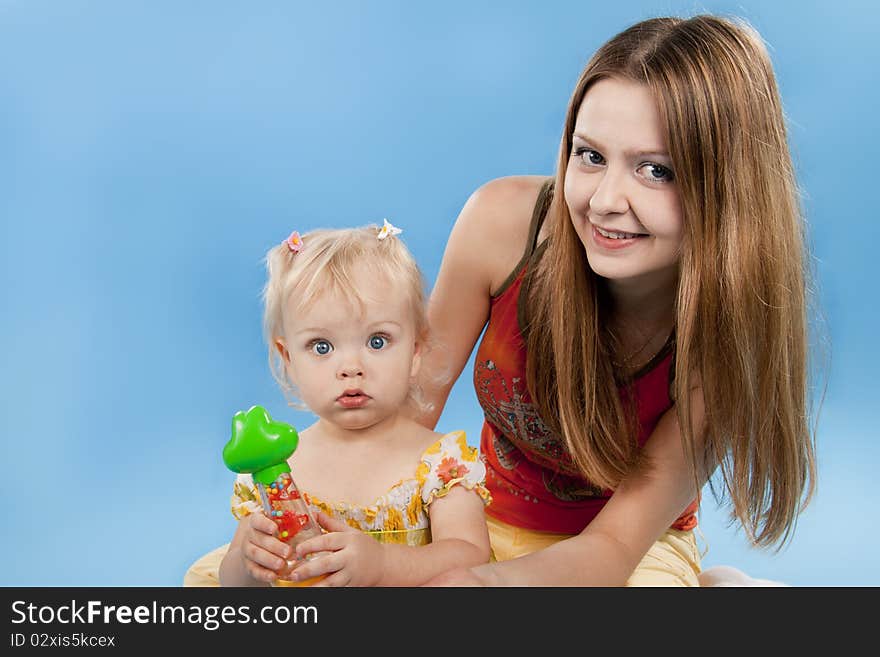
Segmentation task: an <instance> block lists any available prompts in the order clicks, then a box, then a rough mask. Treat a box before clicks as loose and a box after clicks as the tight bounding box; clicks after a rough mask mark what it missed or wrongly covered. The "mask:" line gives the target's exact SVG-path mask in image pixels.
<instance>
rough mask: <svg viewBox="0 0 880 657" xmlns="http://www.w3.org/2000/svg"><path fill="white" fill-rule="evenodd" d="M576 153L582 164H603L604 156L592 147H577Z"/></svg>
mask: <svg viewBox="0 0 880 657" xmlns="http://www.w3.org/2000/svg"><path fill="white" fill-rule="evenodd" d="M576 154H577V156H578V157H579V158H580V159H581V161H582V162H583V163H584V164H587V165H589V166H599V165H602V164H605V158H604V157H602V154H601V153H600V152H599V151H594V150H593V149H592V148H579V149H577V151H576Z"/></svg>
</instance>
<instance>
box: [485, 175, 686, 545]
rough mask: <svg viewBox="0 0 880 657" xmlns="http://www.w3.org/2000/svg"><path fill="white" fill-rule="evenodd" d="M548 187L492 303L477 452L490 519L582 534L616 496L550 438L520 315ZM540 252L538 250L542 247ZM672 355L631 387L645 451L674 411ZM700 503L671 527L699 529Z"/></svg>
mask: <svg viewBox="0 0 880 657" xmlns="http://www.w3.org/2000/svg"><path fill="white" fill-rule="evenodd" d="M548 192H549V189H548V188H547V187H545V188H544V189H542V193H541V196H539V199H538V206H544V207H543V208H542V209H541V210H540V211H539V210H538V208H537V207H536V212H535V215H536V217H535V218H533V222H532V223H533V225H532V229H531V231H530V233H531V237H530V239H529V247H528V250H527V253H526V256H524V257H523V262H521V263H520V266H519V268H518V270H517V271H516V275H515V277H514V279H513V281H511V282H509V284H508V285H507V286H506V287H503V288H502V291H501V292H500V294H498V295H497V296H495V297H494V298H493V299H492V302H491V309H490V314H489V323H488V325H487V327H486V332H485V334H484V336H483V339H482V342H481V343H480V346H479V348H478V349H477V354H476V359H475V365H474V386H475V388H476V392H477V399H478V400H479V403H480V406H482V408H483V412H484V414H485V420H484V422H483V429H482V433H481V436H480V451H481V454H482V458H483V460H484V461H485V463H486V471H487V472H486V487H487V488H488V489H489V491H490V493H491V494H492V504H490V505H489V506H488V507H487V508H486V513H488V514H489V515H491V516H493V517H495V518H497V519H499V520H501V521H503V522H506V523H509V524H511V525H515V526H517V527H523V528H526V529H533V530H539V531H547V532H559V533H566V534H577V533H579V532H580V531H581V530H583V528H584V527H586V526H587V525H588V524H589V523H590V521H591V520H592V519H593V518H595V517H596V515H597V514H598V513H599V511H600V510H601V509H602V507H603V506H605V503H606V502H607V501H608V499H609V497H610V496H611V493H612V491H610V490H602V489H600V488H598V487H596V486H594V485H592V484H591V483H589V482H588V481H586V480H584V479H583V478H582V477H581V476H580V475H579V474H578V471H577V468H576V467H575V466H574V464H573V462H572V459H571V457H570V456H569V454H568V452H567V450H566V447H565V442H564V440H563V439H562V437H561V436H557V435H554V434H552V433H551V432H550V430H549V429H548V428H547V426H546V425H545V424H544V422H543V421H542V420H541V418H540V417H539V416H538V412H537V408H536V407H535V406H534V404H533V403H532V400H531V398H530V396H529V392H528V390H527V387H526V348H525V342H524V340H523V337H522V334H521V332H520V323H519V317H518V308H519V304H518V301H519V297H520V291H521V290H522V285H523V280H524V278H525V275H526V272H527V269H528V265H529V260H530V256H531V255H532V254H533V252H534V251H535V249H534V241H535V236H536V235H537V233H538V230H537V229H538V227H539V225H540V222H541V220H542V219H543V214H544V212H546V203H545V201H546V199H545V198H544V197H545V196H547V195H548V194H547V193H548ZM539 250H540V248H539ZM672 359H673V349H672V344H671V343H670V344H668V345H667V346H666V347H664V349H663V350H661V352H660V353H659V354H658V355H657V356H655V357H654V359H653V360H652V362H651V363H649V364H648V365H647V366H646V367H645V368H644V369H643V370H642V372H641V373H640V374H639V376H638V377H637V378H636V379H635V381H634V382H633V384H632V385H633V388H634V391H635V395H636V399H637V400H638V402H637V403H638V416H639V436H638V444H639V445H640V446H641V445H644V444H645V442H646V441H647V440H648V437H649V436H650V435H651V432H652V431H653V430H654V427H655V426H656V425H657V422H658V421H659V420H660V417H661V416H662V415H663V413H664V412H665V411H667V410H668V409H669V408H670V407H671V406H672V400H671V399H670V397H669V380H670V379H669V376H670V367H671V366H672ZM697 507H698V501H697V500H695V501H694V502H692V503H691V504H690V506H688V508H687V509H686V510H685V512H684V513H683V514H682V515H681V516H680V517H679V518H678V520H676V522H675V523H674V524H673V525H672V527H673V528H674V529H682V530H687V529H692V528H693V527H695V526H696V524H697V519H696V515H695V514H696V511H697Z"/></svg>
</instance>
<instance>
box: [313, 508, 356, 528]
mask: <svg viewBox="0 0 880 657" xmlns="http://www.w3.org/2000/svg"><path fill="white" fill-rule="evenodd" d="M315 520H317V521H318V524H319V525H321V527H323V528H324V529H326V530H327V531H328V532H356V531H358V530H357V529H355V528H354V527H352V526H351V525H349V524H348V523H347V522H343V521H342V520H338V519H336V518H333V517H332V516H328V515H327V514H326V513H324V512H323V511H318V515H317V517H316V518H315Z"/></svg>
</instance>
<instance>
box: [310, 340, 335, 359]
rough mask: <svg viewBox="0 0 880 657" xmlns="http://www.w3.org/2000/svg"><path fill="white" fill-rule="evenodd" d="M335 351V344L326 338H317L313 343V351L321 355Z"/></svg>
mask: <svg viewBox="0 0 880 657" xmlns="http://www.w3.org/2000/svg"><path fill="white" fill-rule="evenodd" d="M331 351H333V345H332V344H330V343H329V342H327V341H326V340H315V341H314V342H313V343H312V352H313V353H316V354H318V355H319V356H326V355H327V354H329V353H330V352H331Z"/></svg>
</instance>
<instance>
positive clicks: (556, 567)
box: [429, 390, 711, 586]
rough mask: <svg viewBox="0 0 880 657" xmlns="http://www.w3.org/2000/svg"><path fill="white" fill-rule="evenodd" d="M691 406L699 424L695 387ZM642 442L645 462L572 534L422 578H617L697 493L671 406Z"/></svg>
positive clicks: (583, 581)
mask: <svg viewBox="0 0 880 657" xmlns="http://www.w3.org/2000/svg"><path fill="white" fill-rule="evenodd" d="M692 409H693V413H692V415H693V417H694V426H695V427H701V426H702V420H703V414H704V411H703V400H702V394H701V392H700V391H699V390H696V391H694V393H693V398H692ZM697 433H698V435H699V433H700V432H697ZM643 449H644V456H645V457H646V460H645V462H644V467H641V468H639V470H638V471H637V472H634V473H633V474H631V475H630V476H629V477H627V478H626V479H625V480H624V481H623V482H622V483H621V485H620V486H619V487H618V488H617V490H616V491H615V492H614V494H613V495H612V496H611V499H610V500H609V501H608V503H607V504H606V505H605V507H604V508H603V509H602V511H601V512H599V514H598V515H597V516H596V518H595V519H594V520H593V521H592V522H591V523H590V524H589V525H588V526H587V527H586V528H585V529H584V531H582V532H581V533H580V534H579V535H577V536H575V537H573V538H570V539H566V540H564V541H560V542H559V543H556V544H554V545H552V546H550V547H548V548H545V549H543V550H540V551H538V552H534V553H532V554H529V555H526V556H523V557H520V558H518V559H512V560H510V561H503V562H498V563H492V564H486V565H483V566H478V567H476V568H472V569H470V570H469V571H458V572H454V573H448V574H447V575H441V576H440V577H438V578H436V579H434V580H432V581H431V582H429V583H430V584H431V585H435V586H451V585H460V584H476V585H484V586H623V585H624V584H625V583H626V581H627V579H629V577H630V575H631V574H632V572H633V571H634V570H635V568H636V566H638V565H639V562H640V561H641V560H642V558H643V557H644V555H645V554H646V553H647V552H648V550H649V549H650V548H651V546H652V545H653V544H654V542H655V541H656V540H657V539H658V538H659V537H660V536H661V535H662V534H663V533H664V532H665V531H666V530H667V529H668V528H669V527H670V525H672V523H673V522H675V520H676V519H677V518H678V517H679V516H680V515H681V513H682V512H683V511H684V509H685V508H687V506H688V504H689V503H690V502H691V501H692V500H693V499H694V498H695V497H696V496H697V493H698V487H697V483H696V482H695V480H694V477H693V475H692V472H691V468H690V465H689V463H688V458H687V457H686V455H685V452H684V449H683V447H682V443H681V438H680V434H679V428H678V418H677V416H676V409H675V407H673V408H672V409H670V410H669V411H667V412H666V414H665V415H664V416H663V417H662V418H661V420H660V422H659V423H658V424H657V427H656V429H655V430H654V432H653V433H652V434H651V437H650V438H649V440H648V442H647V443H646V444H645V447H644V448H643ZM697 452H698V453H699V447H698V449H697ZM703 470H704V471H703V472H702V473H701V474H700V475H699V478H698V481H699V486H700V487H702V485H703V484H704V483H705V482H706V481H707V480H708V477H709V475H710V474H711V472H710V471H709V470H708V468H704V469H703Z"/></svg>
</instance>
